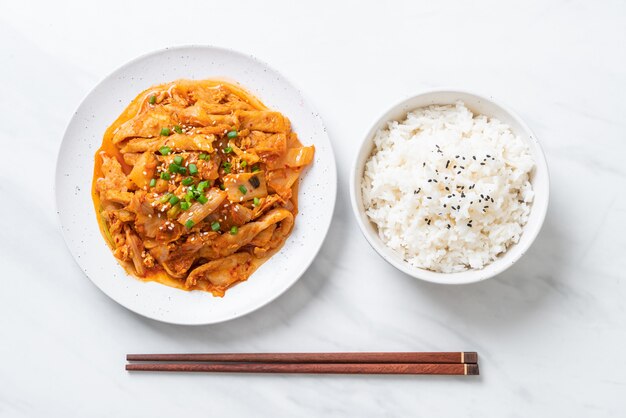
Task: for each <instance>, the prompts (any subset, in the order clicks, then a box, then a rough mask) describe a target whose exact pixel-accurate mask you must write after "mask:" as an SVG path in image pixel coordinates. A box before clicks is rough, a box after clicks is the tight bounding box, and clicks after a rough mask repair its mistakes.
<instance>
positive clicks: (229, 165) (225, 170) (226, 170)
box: [222, 161, 233, 174]
mask: <svg viewBox="0 0 626 418" xmlns="http://www.w3.org/2000/svg"><path fill="white" fill-rule="evenodd" d="M222 166H223V167H224V173H226V174H228V173H230V168H231V167H232V166H233V165H232V164H231V163H229V162H228V161H226V162H225V163H224V164H222Z"/></svg>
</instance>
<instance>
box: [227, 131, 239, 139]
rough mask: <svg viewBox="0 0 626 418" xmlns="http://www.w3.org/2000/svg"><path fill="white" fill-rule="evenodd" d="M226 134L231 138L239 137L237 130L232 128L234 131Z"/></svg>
mask: <svg viewBox="0 0 626 418" xmlns="http://www.w3.org/2000/svg"><path fill="white" fill-rule="evenodd" d="M226 136H227V137H229V138H237V131H235V130H232V131H230V132H228V133H227V134H226Z"/></svg>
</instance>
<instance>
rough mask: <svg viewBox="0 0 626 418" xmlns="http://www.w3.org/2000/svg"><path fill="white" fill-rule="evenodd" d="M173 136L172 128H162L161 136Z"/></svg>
mask: <svg viewBox="0 0 626 418" xmlns="http://www.w3.org/2000/svg"><path fill="white" fill-rule="evenodd" d="M171 134H172V131H170V128H161V136H170V135H171Z"/></svg>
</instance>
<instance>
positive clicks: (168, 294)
mask: <svg viewBox="0 0 626 418" xmlns="http://www.w3.org/2000/svg"><path fill="white" fill-rule="evenodd" d="M180 78H190V79H205V78H221V79H224V78H225V79H230V80H231V81H232V82H234V83H236V84H239V83H241V85H242V86H243V87H244V88H245V89H247V90H248V91H249V92H251V93H252V94H254V95H255V96H257V97H258V98H259V99H261V101H263V103H265V104H266V105H267V106H269V107H270V108H272V109H276V110H279V111H280V112H282V113H283V114H284V115H286V116H287V117H288V118H289V119H290V120H291V123H292V126H293V128H294V131H295V132H297V133H298V136H299V137H300V139H301V140H302V142H303V143H304V144H314V145H315V159H314V162H313V164H312V165H311V166H309V167H308V168H307V169H306V170H305V172H304V173H303V175H302V176H301V183H300V190H299V200H298V209H299V214H298V217H297V219H296V223H295V225H294V228H293V232H292V233H291V235H290V236H289V238H288V239H287V241H286V242H285V244H284V246H283V247H282V248H281V250H280V251H279V252H278V253H277V254H275V255H274V256H273V257H271V258H270V259H269V260H268V261H267V262H266V263H264V264H263V265H262V266H261V267H260V268H259V269H258V270H256V271H255V272H254V274H253V275H252V276H250V278H249V279H248V280H247V281H245V282H242V283H239V284H237V285H235V286H233V287H232V288H231V289H229V290H228V292H227V293H226V296H224V297H223V298H218V297H213V296H212V295H211V294H210V293H208V292H201V291H192V292H185V291H182V290H179V289H174V288H172V287H168V286H164V285H162V284H159V283H156V282H142V281H140V280H137V279H135V278H134V277H131V276H129V275H128V274H127V273H126V272H125V271H124V269H123V268H122V267H121V266H120V265H119V264H118V262H117V260H116V259H115V257H113V254H112V252H111V250H110V249H109V248H108V246H107V245H106V243H105V241H104V238H103V237H102V235H101V234H100V230H99V227H98V223H97V221H96V213H95V211H94V207H93V202H92V200H91V179H92V175H93V167H94V166H93V165H94V153H95V151H96V149H98V147H100V144H101V142H102V135H103V133H104V131H105V130H106V128H107V127H108V126H109V125H110V124H111V123H112V122H113V121H114V120H115V118H117V116H118V115H119V114H120V113H121V112H122V111H123V110H124V108H125V107H126V106H127V104H128V103H130V101H131V100H132V99H133V98H134V97H135V96H136V95H137V94H138V93H139V92H141V91H143V90H144V89H146V88H148V87H150V86H153V85H155V84H159V83H163V82H169V81H173V80H177V79H180ZM55 188H56V191H55V194H56V203H57V211H58V214H59V220H60V222H61V228H62V231H63V236H64V238H65V241H66V243H67V245H68V247H69V249H70V251H71V252H72V254H73V256H74V258H75V259H76V261H77V262H78V264H79V265H80V267H81V269H82V270H83V271H84V272H85V274H86V275H87V276H88V277H89V278H90V279H91V280H92V281H93V282H94V284H95V285H96V286H98V287H99V288H100V289H101V290H102V291H103V292H104V293H106V294H107V295H109V296H110V297H111V298H112V299H114V300H115V301H116V302H118V303H120V304H121V305H123V306H125V307H127V308H128V309H130V310H132V311H134V312H137V313H138V314H141V315H144V316H146V317H149V318H153V319H156V320H159V321H163V322H169V323H173V324H186V325H201V324H213V323H217V322H223V321H227V320H230V319H233V318H237V317H240V316H242V315H245V314H247V313H250V312H252V311H254V310H256V309H258V308H260V307H261V306H264V305H266V304H268V303H270V302H271V301H272V300H274V299H275V298H276V297H278V296H279V295H280V294H282V293H283V292H284V291H285V290H287V289H288V288H289V287H290V286H291V285H292V284H294V283H295V282H296V280H298V278H300V276H302V274H303V273H304V271H305V270H306V269H307V267H308V266H309V265H310V264H311V262H312V261H313V259H314V258H315V255H316V254H317V252H318V251H319V249H320V247H321V246H322V242H323V241H324V237H325V236H326V232H327V231H328V228H329V226H330V222H331V220H332V215H333V208H334V206H335V196H336V190H337V173H336V168H335V158H334V155H333V150H332V146H331V144H330V139H329V138H328V135H327V134H326V129H325V128H324V124H323V123H322V120H321V118H320V117H319V115H318V113H317V112H315V111H314V110H313V109H311V108H310V107H309V106H308V105H307V103H306V101H305V98H304V97H303V96H302V94H301V93H300V92H299V91H298V90H297V89H296V88H295V87H294V86H293V85H291V84H290V83H289V82H288V81H287V80H286V79H285V78H284V77H283V76H282V75H280V74H279V73H278V72H277V71H275V70H273V69H272V68H270V67H269V66H267V65H266V64H264V63H263V62H261V61H259V60H257V59H256V58H253V57H251V56H248V55H245V54H241V53H239V52H236V51H231V50H228V49H223V48H216V47H211V46H181V47H175V48H167V49H163V50H160V51H155V52H152V53H149V54H147V55H143V56H141V57H139V58H136V59H134V60H133V61H131V62H129V63H127V64H125V65H124V66H122V67H121V68H119V69H117V70H116V71H115V72H113V73H112V74H111V75H109V76H108V77H106V78H105V79H104V80H103V81H102V82H100V84H98V85H97V86H96V87H95V88H94V89H93V90H92V91H91V92H90V93H89V94H88V95H87V97H86V98H85V100H84V101H83V102H82V103H81V104H80V106H79V107H78V109H77V110H76V113H75V114H74V117H73V118H72V120H71V121H70V123H69V125H68V127H67V130H66V132H65V136H64V138H63V142H62V143H61V148H60V150H59V156H58V160H57V171H56V182H55Z"/></svg>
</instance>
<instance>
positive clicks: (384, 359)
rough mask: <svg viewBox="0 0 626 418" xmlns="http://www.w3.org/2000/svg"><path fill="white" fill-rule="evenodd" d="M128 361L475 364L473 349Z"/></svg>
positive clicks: (220, 355)
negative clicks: (468, 350)
mask: <svg viewBox="0 0 626 418" xmlns="http://www.w3.org/2000/svg"><path fill="white" fill-rule="evenodd" d="M126 360H128V361H168V362H173V361H191V362H206V361H209V362H224V363H226V362H233V363H430V364H455V363H458V364H476V363H477V362H478V354H477V353H476V352H473V351H472V352H431V353H428V352H387V353H209V354H128V355H127V356H126Z"/></svg>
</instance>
